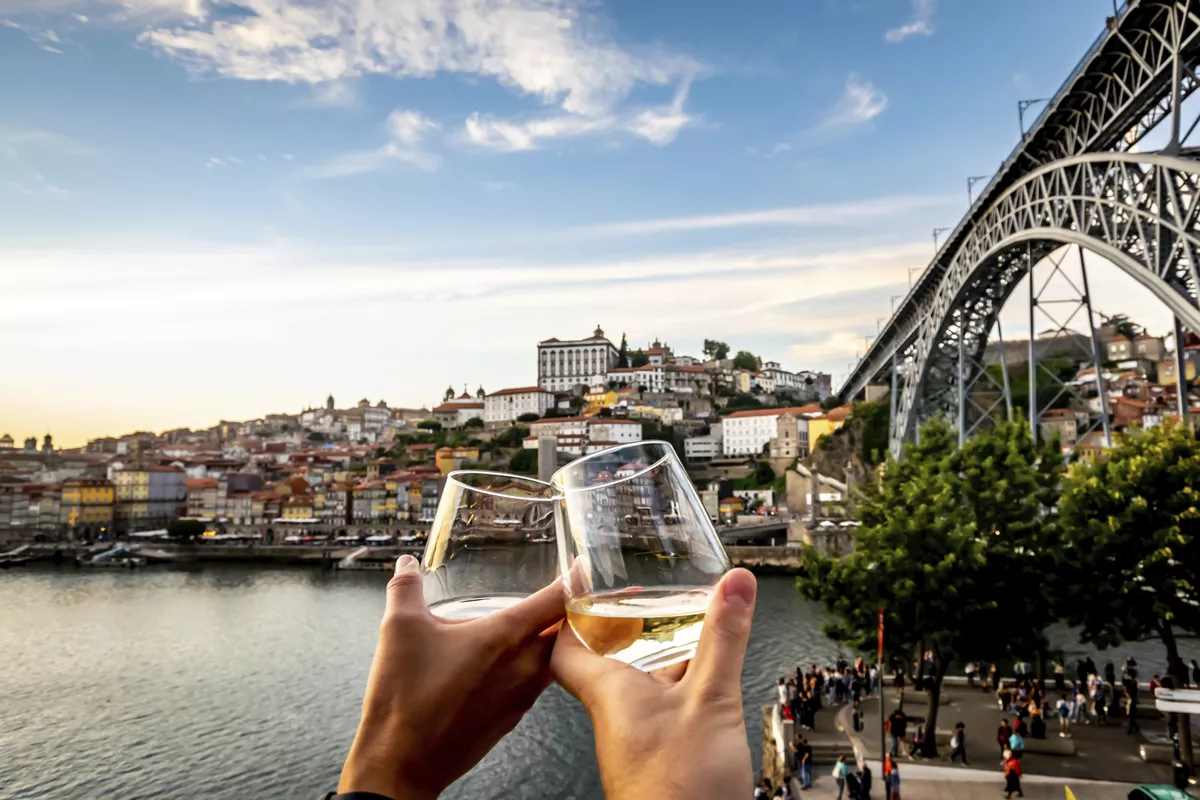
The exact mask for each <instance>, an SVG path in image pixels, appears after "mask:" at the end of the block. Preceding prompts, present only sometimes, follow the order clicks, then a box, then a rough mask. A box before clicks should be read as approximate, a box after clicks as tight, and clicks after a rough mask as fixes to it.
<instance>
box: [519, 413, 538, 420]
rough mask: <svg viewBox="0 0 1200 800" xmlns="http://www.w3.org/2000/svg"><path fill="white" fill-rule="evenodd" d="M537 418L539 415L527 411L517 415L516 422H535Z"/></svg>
mask: <svg viewBox="0 0 1200 800" xmlns="http://www.w3.org/2000/svg"><path fill="white" fill-rule="evenodd" d="M539 419H541V417H539V416H538V415H537V414H533V413H529V414H522V415H521V416H519V417H517V422H537V421H538V420H539Z"/></svg>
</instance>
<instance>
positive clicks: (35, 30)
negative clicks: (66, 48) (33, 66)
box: [0, 19, 63, 55]
mask: <svg viewBox="0 0 1200 800" xmlns="http://www.w3.org/2000/svg"><path fill="white" fill-rule="evenodd" d="M0 28H12V29H13V30H18V31H20V32H21V33H23V34H25V35H26V36H28V37H29V41H31V42H33V43H34V44H36V45H37V46H38V47H40V48H41V49H42V50H45V51H46V52H47V53H55V54H57V55H62V52H63V51H62V48H61V46H60V45H62V39H61V38H60V37H59V35H58V34H57V33H55V32H54V31H53V30H51V29H50V28H41V27H37V26H34V25H22V24H21V23H19V22H13V21H12V20H9V19H0Z"/></svg>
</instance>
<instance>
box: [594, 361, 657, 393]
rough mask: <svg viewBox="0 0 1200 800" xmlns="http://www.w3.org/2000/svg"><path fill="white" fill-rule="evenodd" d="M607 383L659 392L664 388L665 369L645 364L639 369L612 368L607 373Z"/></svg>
mask: <svg viewBox="0 0 1200 800" xmlns="http://www.w3.org/2000/svg"><path fill="white" fill-rule="evenodd" d="M606 380H607V382H608V383H612V384H615V385H617V386H621V385H622V384H624V385H625V386H636V387H639V388H641V389H642V390H643V391H646V392H661V391H663V390H664V389H665V388H666V369H665V368H663V367H656V366H654V365H653V364H646V365H644V366H641V367H614V368H612V369H610V370H609V371H608V376H607V378H606Z"/></svg>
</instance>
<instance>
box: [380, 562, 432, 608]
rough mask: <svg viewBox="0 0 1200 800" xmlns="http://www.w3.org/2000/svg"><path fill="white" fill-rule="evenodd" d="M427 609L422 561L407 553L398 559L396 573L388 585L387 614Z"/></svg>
mask: <svg viewBox="0 0 1200 800" xmlns="http://www.w3.org/2000/svg"><path fill="white" fill-rule="evenodd" d="M424 609H425V596H424V594H423V593H422V590H421V563H420V562H419V561H417V559H415V558H413V557H412V556H410V555H408V554H407V553H405V554H404V555H402V556H400V558H398V559H397V560H396V574H395V575H393V576H392V579H391V580H390V581H388V585H387V610H386V612H385V613H386V614H387V615H389V616H390V615H392V614H397V613H404V612H409V613H412V612H413V611H416V610H424Z"/></svg>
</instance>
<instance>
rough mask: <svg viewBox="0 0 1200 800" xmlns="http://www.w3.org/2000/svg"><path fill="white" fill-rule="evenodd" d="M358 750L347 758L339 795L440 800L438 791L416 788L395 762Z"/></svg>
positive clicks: (399, 799) (404, 799) (354, 749)
mask: <svg viewBox="0 0 1200 800" xmlns="http://www.w3.org/2000/svg"><path fill="white" fill-rule="evenodd" d="M358 750H359V748H357V747H352V748H351V750H350V755H349V756H347V757H346V764H345V766H343V767H342V776H341V779H340V780H339V781H338V792H339V793H342V794H346V793H348V792H371V793H374V794H379V795H383V796H384V797H389V798H392V800H437V797H438V795H439V794H441V792H440V791H438V790H433V789H427V788H422V787H418V786H415V785H413V783H412V782H411V781H410V780H409V779H408V778H407V777H406V776H405V775H404V774H403V772H404V770H403V768H402V767H401V766H400V765H399V764H397V763H395V761H394V760H392V759H386V758H378V757H375V756H373V755H371V754H367V753H363V752H356V751H358Z"/></svg>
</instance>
